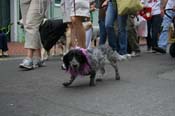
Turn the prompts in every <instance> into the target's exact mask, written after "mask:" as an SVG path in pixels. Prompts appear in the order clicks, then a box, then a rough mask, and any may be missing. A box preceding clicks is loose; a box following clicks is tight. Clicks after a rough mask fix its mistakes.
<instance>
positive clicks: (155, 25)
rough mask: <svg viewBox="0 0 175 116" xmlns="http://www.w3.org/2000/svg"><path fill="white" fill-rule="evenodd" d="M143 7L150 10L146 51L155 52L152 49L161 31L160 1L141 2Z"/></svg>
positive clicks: (156, 43) (144, 0) (155, 45)
mask: <svg viewBox="0 0 175 116" xmlns="http://www.w3.org/2000/svg"><path fill="white" fill-rule="evenodd" d="M142 2H143V3H144V5H145V7H149V8H151V9H152V10H151V18H150V19H149V20H147V28H148V36H147V37H146V40H147V51H148V52H153V53H154V52H155V51H154V50H153V48H154V47H157V46H158V38H159V34H160V29H161V22H162V15H161V8H160V5H161V0H149V1H146V0H143V1H142Z"/></svg>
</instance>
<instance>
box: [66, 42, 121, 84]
mask: <svg viewBox="0 0 175 116" xmlns="http://www.w3.org/2000/svg"><path fill="white" fill-rule="evenodd" d="M106 59H107V60H108V61H109V62H110V64H111V65H112V67H113V68H114V70H115V79H116V80H120V75H119V72H118V66H117V53H116V52H115V51H113V50H112V48H111V47H109V46H106V45H100V46H98V47H96V48H92V49H88V50H87V49H83V48H74V49H71V50H70V51H69V52H68V53H67V54H65V55H64V57H63V62H64V64H65V67H66V71H67V72H69V73H70V75H71V77H70V80H69V81H68V82H64V83H63V85H64V86H65V87H68V86H69V85H71V84H72V82H73V81H74V80H75V78H76V77H77V76H79V75H80V76H85V75H90V83H89V85H90V86H94V85H95V81H96V79H95V78H96V74H97V71H100V74H101V76H103V75H104V74H105V67H104V66H105V64H106Z"/></svg>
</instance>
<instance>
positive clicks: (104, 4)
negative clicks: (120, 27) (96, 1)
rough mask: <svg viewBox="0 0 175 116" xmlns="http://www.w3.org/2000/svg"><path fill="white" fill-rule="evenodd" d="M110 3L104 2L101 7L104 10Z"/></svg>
mask: <svg viewBox="0 0 175 116" xmlns="http://www.w3.org/2000/svg"><path fill="white" fill-rule="evenodd" d="M108 2H109V0H105V1H104V2H103V4H102V5H101V7H102V8H103V7H106V6H107V5H108Z"/></svg>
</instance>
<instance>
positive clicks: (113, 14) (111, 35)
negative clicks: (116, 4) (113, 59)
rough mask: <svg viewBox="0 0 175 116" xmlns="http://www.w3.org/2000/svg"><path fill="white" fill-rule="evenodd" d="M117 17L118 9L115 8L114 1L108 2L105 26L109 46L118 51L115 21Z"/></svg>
mask: <svg viewBox="0 0 175 116" xmlns="http://www.w3.org/2000/svg"><path fill="white" fill-rule="evenodd" d="M116 19H117V11H116V10H115V9H114V8H113V5H112V2H109V3H108V7H107V11H106V18H105V27H106V32H107V36H108V43H109V46H110V47H112V49H113V50H116V51H118V49H117V36H116V33H115V31H114V22H115V20H116Z"/></svg>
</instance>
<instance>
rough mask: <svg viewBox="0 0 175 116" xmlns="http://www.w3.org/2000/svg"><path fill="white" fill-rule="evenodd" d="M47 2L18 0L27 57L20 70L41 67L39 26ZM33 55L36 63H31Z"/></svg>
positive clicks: (46, 0) (43, 16)
mask: <svg viewBox="0 0 175 116" xmlns="http://www.w3.org/2000/svg"><path fill="white" fill-rule="evenodd" d="M47 4H48V0H20V8H21V13H22V19H23V24H24V30H25V45H24V47H25V48H26V49H27V56H26V58H25V59H24V60H23V62H22V63H21V64H19V67H20V68H23V69H27V70H31V69H33V68H34V67H41V66H43V61H42V60H41V48H42V45H41V39H40V33H39V26H40V24H41V22H42V21H43V19H44V18H45V14H46V9H47ZM34 53H35V54H36V62H35V63H33V58H34Z"/></svg>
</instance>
